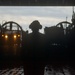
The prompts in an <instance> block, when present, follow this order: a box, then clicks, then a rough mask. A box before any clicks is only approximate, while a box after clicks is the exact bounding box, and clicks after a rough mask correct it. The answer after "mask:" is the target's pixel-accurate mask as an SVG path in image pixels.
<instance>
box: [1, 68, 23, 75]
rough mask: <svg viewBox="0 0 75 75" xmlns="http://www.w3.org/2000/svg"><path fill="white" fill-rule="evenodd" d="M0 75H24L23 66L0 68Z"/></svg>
mask: <svg viewBox="0 0 75 75" xmlns="http://www.w3.org/2000/svg"><path fill="white" fill-rule="evenodd" d="M0 75H24V69H23V67H19V68H11V69H9V68H7V69H2V70H0Z"/></svg>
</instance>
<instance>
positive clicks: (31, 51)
mask: <svg viewBox="0 0 75 75" xmlns="http://www.w3.org/2000/svg"><path fill="white" fill-rule="evenodd" d="M29 28H30V29H31V30H32V32H31V33H29V34H28V36H27V39H26V49H27V52H26V53H27V54H26V55H27V56H26V57H27V61H28V64H26V66H27V75H42V74H43V67H42V66H41V65H40V64H41V63H40V61H42V60H43V59H44V55H45V54H44V53H45V51H44V34H42V33H40V32H39V29H42V25H41V24H40V22H39V21H38V20H35V21H33V22H32V23H31V24H30V25H29ZM41 73H42V74H41Z"/></svg>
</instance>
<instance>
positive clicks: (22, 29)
mask: <svg viewBox="0 0 75 75" xmlns="http://www.w3.org/2000/svg"><path fill="white" fill-rule="evenodd" d="M8 23H14V24H16V25H17V26H19V27H20V29H21V31H23V29H22V27H21V26H20V25H19V24H18V23H16V22H13V21H8V22H5V23H4V24H3V25H2V28H3V26H5V25H6V24H8Z"/></svg>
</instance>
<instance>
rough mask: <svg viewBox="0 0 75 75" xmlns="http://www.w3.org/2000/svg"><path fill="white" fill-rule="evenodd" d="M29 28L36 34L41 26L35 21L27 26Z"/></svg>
mask: <svg viewBox="0 0 75 75" xmlns="http://www.w3.org/2000/svg"><path fill="white" fill-rule="evenodd" d="M29 28H30V29H32V31H33V32H38V31H39V29H41V28H42V25H41V24H40V22H39V21H38V20H35V21H33V22H32V23H31V24H30V25H29Z"/></svg>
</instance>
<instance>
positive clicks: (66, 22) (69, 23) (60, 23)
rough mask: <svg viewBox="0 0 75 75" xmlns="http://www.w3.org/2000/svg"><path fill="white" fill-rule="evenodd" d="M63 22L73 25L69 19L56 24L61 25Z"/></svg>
mask: <svg viewBox="0 0 75 75" xmlns="http://www.w3.org/2000/svg"><path fill="white" fill-rule="evenodd" d="M62 23H67V24H70V25H71V23H70V22H68V21H62V22H60V23H58V24H57V25H56V26H58V25H60V24H62Z"/></svg>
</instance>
